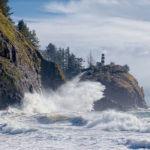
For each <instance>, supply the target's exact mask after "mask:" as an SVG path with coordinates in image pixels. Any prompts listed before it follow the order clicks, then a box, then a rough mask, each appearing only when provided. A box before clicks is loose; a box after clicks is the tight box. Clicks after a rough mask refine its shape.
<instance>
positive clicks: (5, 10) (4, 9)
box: [0, 0, 12, 19]
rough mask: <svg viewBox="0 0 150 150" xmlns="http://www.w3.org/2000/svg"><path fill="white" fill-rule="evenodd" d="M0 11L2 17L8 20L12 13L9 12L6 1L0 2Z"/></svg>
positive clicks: (1, 0) (0, 0)
mask: <svg viewBox="0 0 150 150" xmlns="http://www.w3.org/2000/svg"><path fill="white" fill-rule="evenodd" d="M0 10H1V11H2V13H3V14H4V16H6V17H7V18H9V19H10V15H11V14H12V13H11V12H10V7H9V6H8V0H0Z"/></svg>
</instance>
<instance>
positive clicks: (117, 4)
mask: <svg viewBox="0 0 150 150" xmlns="http://www.w3.org/2000/svg"><path fill="white" fill-rule="evenodd" d="M9 5H10V7H11V8H12V12H14V14H13V15H12V18H13V20H15V22H17V21H18V20H20V19H24V21H25V22H26V23H27V25H28V26H29V27H30V29H35V30H36V32H37V35H38V37H39V40H40V45H41V49H45V47H46V46H47V45H48V44H49V43H54V44H55V45H56V46H57V47H64V48H65V47H68V46H69V47H70V49H71V51H72V52H73V53H75V54H76V55H77V56H81V57H83V58H85V59H86V58H87V56H88V55H89V53H90V51H92V54H93V57H94V59H95V62H96V61H99V60H100V55H101V53H105V55H106V63H110V62H114V63H115V64H121V65H124V64H128V65H129V66H130V70H131V73H132V74H133V75H134V76H135V77H136V78H137V79H138V81H139V84H140V86H143V87H144V89H145V93H146V99H147V101H148V103H149V104H150V94H149V91H150V84H149V83H150V78H149V77H150V69H149V67H150V0H133V1H132V0H10V2H9Z"/></svg>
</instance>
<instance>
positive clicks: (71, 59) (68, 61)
mask: <svg viewBox="0 0 150 150" xmlns="http://www.w3.org/2000/svg"><path fill="white" fill-rule="evenodd" d="M43 55H44V56H45V58H46V59H47V60H50V61H53V62H55V63H57V64H58V65H59V66H60V68H61V70H62V71H63V73H64V74H65V76H66V77H67V78H68V79H71V78H72V77H74V76H75V75H77V74H79V73H80V72H81V69H82V68H83V66H82V63H83V59H82V58H77V57H76V56H75V55H74V54H73V53H70V48H69V47H68V48H66V49H63V48H59V49H57V48H56V46H55V45H53V44H52V43H50V44H49V45H48V46H47V47H46V50H45V51H44V52H43Z"/></svg>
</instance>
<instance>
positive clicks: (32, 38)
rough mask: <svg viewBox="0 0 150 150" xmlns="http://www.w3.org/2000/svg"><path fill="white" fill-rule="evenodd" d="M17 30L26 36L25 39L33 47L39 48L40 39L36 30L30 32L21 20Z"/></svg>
mask: <svg viewBox="0 0 150 150" xmlns="http://www.w3.org/2000/svg"><path fill="white" fill-rule="evenodd" d="M17 29H18V31H20V32H21V33H22V34H23V35H24V36H25V38H26V39H27V40H28V41H29V42H31V44H32V45H33V46H35V47H39V40H38V38H37V36H36V32H35V30H32V31H30V30H29V28H28V27H27V25H26V24H25V22H24V21H23V20H20V21H19V22H18V25H17Z"/></svg>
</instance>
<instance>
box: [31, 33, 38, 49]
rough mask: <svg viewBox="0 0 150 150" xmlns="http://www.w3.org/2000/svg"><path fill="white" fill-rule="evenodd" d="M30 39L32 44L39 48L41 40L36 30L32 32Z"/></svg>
mask: <svg viewBox="0 0 150 150" xmlns="http://www.w3.org/2000/svg"><path fill="white" fill-rule="evenodd" d="M29 39H30V41H31V43H32V45H33V46H35V47H39V39H38V37H37V35H36V32H35V30H33V31H30V34H29Z"/></svg>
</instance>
